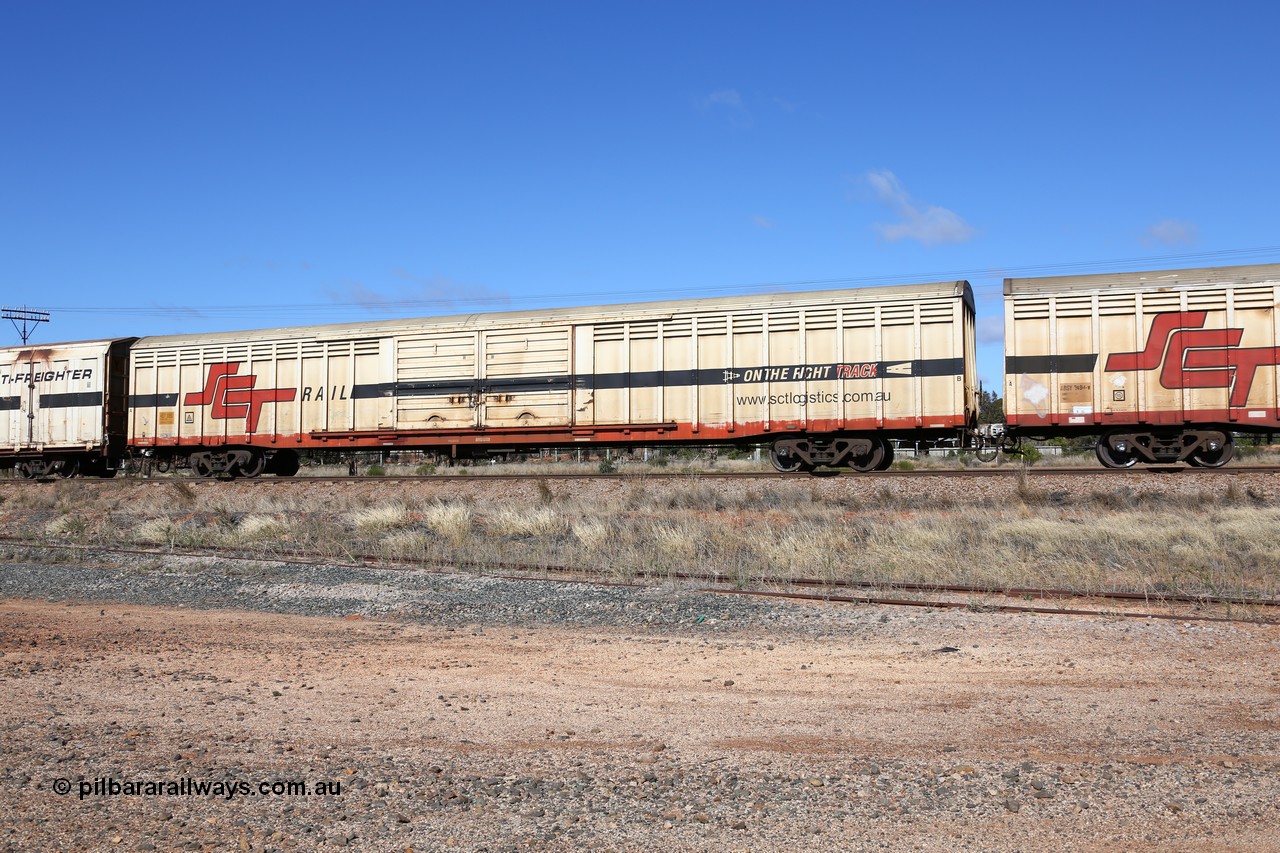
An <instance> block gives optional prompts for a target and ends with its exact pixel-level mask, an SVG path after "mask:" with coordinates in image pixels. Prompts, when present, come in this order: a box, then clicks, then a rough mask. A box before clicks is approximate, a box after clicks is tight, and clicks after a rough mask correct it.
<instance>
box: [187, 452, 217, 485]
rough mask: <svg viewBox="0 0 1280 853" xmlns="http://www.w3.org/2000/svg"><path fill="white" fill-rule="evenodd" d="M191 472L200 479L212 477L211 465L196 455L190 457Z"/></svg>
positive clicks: (201, 455) (199, 455) (202, 456)
mask: <svg viewBox="0 0 1280 853" xmlns="http://www.w3.org/2000/svg"><path fill="white" fill-rule="evenodd" d="M191 472H192V473H193V474H195V475H196V476H197V477H199V478H201V479H208V478H209V477H212V476H213V463H212V462H211V461H210V460H209V459H208V458H206V457H205V456H204V454H199V453H198V454H196V455H194V456H192V457H191Z"/></svg>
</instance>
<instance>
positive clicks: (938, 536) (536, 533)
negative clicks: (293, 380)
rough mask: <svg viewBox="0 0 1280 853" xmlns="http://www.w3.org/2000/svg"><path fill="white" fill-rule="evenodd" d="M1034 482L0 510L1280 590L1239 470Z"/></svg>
mask: <svg viewBox="0 0 1280 853" xmlns="http://www.w3.org/2000/svg"><path fill="white" fill-rule="evenodd" d="M1033 480H1034V478H1027V479H1024V480H1023V481H1022V482H1020V483H1019V485H1018V487H1017V489H1016V493H1015V498H1014V499H1013V500H1012V501H1009V502H994V501H991V500H989V499H980V498H977V497H973V496H967V495H965V494H964V493H963V492H961V491H959V490H957V491H956V492H955V493H954V495H953V496H951V497H947V498H945V499H940V498H929V499H926V498H922V497H920V496H918V495H916V496H912V495H911V494H908V493H907V492H906V491H905V490H901V489H899V488H897V487H895V486H893V485H892V484H889V485H886V486H884V487H882V488H879V489H877V490H876V491H874V492H871V493H867V494H864V495H863V496H862V497H860V498H858V499H850V498H844V499H840V500H838V501H837V500H835V499H833V498H830V497H826V496H825V495H827V494H828V493H827V492H824V491H823V490H821V489H817V488H815V487H814V485H813V484H812V482H811V481H806V480H794V481H779V482H770V483H768V484H767V485H758V484H757V485H745V486H744V485H742V484H740V483H736V482H723V481H714V480H713V479H712V478H705V477H696V476H694V477H690V478H689V479H688V480H686V481H682V482H677V483H674V484H673V483H671V482H670V481H663V482H662V483H661V484H657V483H655V482H647V481H645V480H644V479H636V480H632V481H628V483H627V485H626V487H625V488H622V489H618V490H615V491H613V492H611V494H613V495H615V497H614V498H611V499H610V500H608V501H600V500H592V499H587V498H574V497H571V496H570V492H569V490H568V489H562V490H561V491H559V492H557V491H556V489H555V488H553V487H551V486H549V485H548V484H547V483H545V482H541V483H539V484H538V486H537V487H536V488H528V489H525V490H524V491H523V493H522V492H521V487H519V486H513V487H512V489H510V490H504V491H501V492H497V491H490V492H487V493H486V494H489V495H490V497H487V498H484V499H483V500H482V499H480V498H476V497H474V496H471V494H472V493H468V492H466V490H463V489H459V490H458V491H457V493H456V495H455V496H454V497H452V498H451V499H448V500H441V499H436V500H431V501H426V502H424V501H415V500H414V499H412V498H410V497H406V494H410V493H397V495H396V496H394V497H391V496H389V497H387V498H386V499H375V500H368V499H367V498H366V499H362V498H359V497H356V496H355V495H354V494H351V493H349V492H347V491H346V490H342V489H336V490H331V491H327V492H325V493H324V494H323V496H322V497H317V496H316V495H315V494H314V493H313V494H311V495H307V494H305V493H304V490H301V489H290V490H287V491H285V490H275V489H265V488H263V489H244V488H241V489H225V490H219V489H218V488H216V487H215V488H200V489H193V488H192V487H191V486H190V485H188V484H185V483H182V482H180V481H175V482H174V483H173V484H172V486H166V487H163V488H160V489H146V490H140V489H136V488H132V487H129V486H128V484H121V488H114V487H109V488H102V487H99V488H85V487H83V486H82V485H79V484H76V483H74V482H68V483H58V484H56V485H55V486H53V487H49V488H25V489H12V490H3V489H2V487H0V513H3V514H4V517H5V519H6V520H7V523H8V526H9V528H10V529H11V531H12V532H14V533H25V534H26V535H34V536H42V537H46V538H49V539H51V540H55V541H59V542H80V543H84V544H99V543H103V544H105V543H147V544H156V545H161V546H165V547H174V548H182V547H199V546H209V545H220V546H235V547H238V548H248V549H252V550H254V551H256V552H259V553H261V554H263V555H268V556H269V555H272V554H278V553H282V552H284V551H285V550H290V549H298V550H303V551H308V552H312V553H316V554H320V555H326V556H330V557H333V558H351V557H353V556H355V555H359V554H376V555H380V556H382V557H385V558H390V559H396V560H408V561H420V562H422V563H424V564H433V565H435V564H440V563H445V564H448V563H451V562H452V563H457V564H463V565H467V566H475V565H494V566H496V565H498V564H500V563H507V564H510V563H523V564H530V565H564V566H579V567H590V568H593V569H602V570H605V571H606V572H607V573H608V575H609V576H610V577H615V578H628V577H634V576H636V575H638V574H640V573H644V574H646V575H647V576H658V577H662V576H664V575H673V574H675V573H705V574H717V575H721V576H724V577H727V578H730V579H732V580H733V581H734V582H736V583H738V584H740V585H744V586H746V585H754V584H758V583H761V582H762V581H768V582H779V581H781V582H785V581H786V580H787V579H798V578H823V579H830V580H850V581H862V582H870V583H876V584H885V585H889V584H893V583H904V582H911V583H926V584H928V583H937V584H969V585H975V586H979V587H983V588H988V589H992V590H1001V589H1009V588H1014V587H1054V588H1069V589H1075V590H1079V591H1132V592H1144V593H1149V594H1154V595H1158V594H1168V593H1193V594H1209V595H1222V596H1246V597H1247V596H1255V597H1266V598H1280V550H1278V549H1276V548H1275V546H1274V540H1275V530H1276V529H1277V528H1278V527H1280V506H1276V505H1272V504H1271V503H1269V502H1267V501H1266V500H1264V499H1262V498H1260V497H1258V496H1256V495H1252V494H1250V493H1249V492H1248V491H1242V490H1241V489H1239V488H1234V487H1232V488H1227V489H1225V490H1222V491H1220V492H1218V493H1207V492H1200V491H1192V490H1183V491H1175V492H1172V493H1169V494H1162V495H1160V496H1158V497H1156V496H1153V494H1151V493H1136V492H1134V491H1131V490H1129V489H1126V488H1125V487H1122V486H1117V487H1115V488H1111V489H1105V490H1101V491H1096V492H1093V493H1076V494H1069V493H1066V492H1054V491H1044V490H1039V489H1037V488H1036V487H1035V484H1034V482H1033ZM315 488H317V489H321V488H322V486H319V485H317V486H316V487H315ZM474 494H480V492H476V493H474ZM499 494H500V495H501V496H500V497H499V496H498V495H499ZM464 496H465V497H464Z"/></svg>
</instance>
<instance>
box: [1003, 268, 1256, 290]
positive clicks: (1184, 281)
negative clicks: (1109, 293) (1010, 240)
mask: <svg viewBox="0 0 1280 853" xmlns="http://www.w3.org/2000/svg"><path fill="white" fill-rule="evenodd" d="M1262 282H1277V283H1280V264H1249V265H1245V266H1234V267H1197V268H1195V269H1185V270H1149V271H1147V272H1123V273H1098V274H1093V275H1059V276H1048V277H1044V278H1006V279H1005V280H1004V293H1005V295H1006V296H1011V295H1013V294H1032V293H1058V292H1063V291H1075V290H1113V289H1114V290H1158V289H1161V288H1175V287H1195V286H1197V285H1214V286H1219V287H1222V286H1226V285H1230V284H1259V283H1262Z"/></svg>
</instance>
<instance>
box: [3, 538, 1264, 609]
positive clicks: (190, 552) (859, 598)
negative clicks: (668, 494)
mask: <svg viewBox="0 0 1280 853" xmlns="http://www.w3.org/2000/svg"><path fill="white" fill-rule="evenodd" d="M0 543H7V544H11V545H26V546H29V547H35V548H46V549H51V550H78V551H85V552H101V553H107V554H127V555H132V556H151V557H155V556H162V557H163V556H168V557H198V558H208V557H222V558H225V559H234V560H239V561H243V562H258V563H284V564H287V565H300V566H314V565H317V564H324V565H329V566H338V567H348V568H368V567H370V566H396V567H402V568H411V569H414V570H417V571H423V572H427V573H430V574H439V575H447V574H456V573H457V572H458V570H459V569H460V568H470V569H477V570H480V571H481V572H484V571H485V570H494V569H496V570H499V571H500V572H512V571H514V572H516V573H511V574H501V573H500V574H485V576H486V577H493V578H498V579H501V580H511V581H538V582H552V583H574V584H589V585H594V586H606V587H620V588H632V589H643V588H644V585H643V584H639V583H629V582H620V581H608V580H605V579H604V575H605V574H607V572H606V571H605V570H600V571H598V572H597V573H596V575H595V576H592V577H563V575H570V576H572V575H582V574H584V572H583V571H582V570H574V569H570V568H566V567H563V566H536V565H530V564H522V563H475V562H467V561H457V560H449V561H434V562H430V563H426V562H415V561H409V560H395V559H386V558H382V557H374V556H369V555H349V557H348V559H354V560H357V561H358V562H354V563H352V562H341V561H338V562H335V561H332V560H331V559H329V558H328V557H325V556H324V555H318V554H306V553H305V552H301V551H297V550H290V551H286V552H283V553H284V554H286V555H288V556H262V555H254V554H245V553H243V552H240V551H236V550H234V549H230V548H223V547H220V546H207V547H204V548H194V549H193V548H185V549H181V550H178V549H155V548H122V547H110V546H98V545H73V544H66V543H45V542H36V541H33V540H29V539H24V538H22V537H15V536H5V535H0ZM429 565H430V566H434V568H428V566H429ZM521 571H523V572H529V571H533V572H539V573H540V575H531V574H522V573H519V572H521ZM549 574H555V575H561V577H548V575H549ZM588 574H589V573H588ZM635 576H636V577H641V578H646V579H649V580H668V579H674V580H688V581H698V582H701V583H734V582H735V581H734V579H732V578H728V577H726V576H723V575H699V574H692V573H684V572H671V573H652V572H644V571H640V572H636V573H635ZM756 580H757V581H758V582H759V583H762V584H771V583H772V582H776V583H773V585H785V584H796V585H826V586H833V587H841V586H850V587H853V586H860V587H861V588H868V589H890V590H895V589H901V590H903V591H920V592H964V593H969V594H976V595H990V596H1000V597H1003V598H1014V597H1025V596H1027V595H1031V594H1033V593H1044V595H1037V596H1035V597H1040V598H1066V599H1099V598H1101V599H1104V600H1108V599H1117V600H1120V601H1124V602H1126V603H1133V602H1138V601H1141V602H1143V603H1145V604H1193V605H1200V606H1203V605H1212V604H1216V605H1220V606H1221V605H1241V606H1257V607H1280V600H1274V599H1249V598H1213V597H1205V596H1146V595H1144V594H1142V593H1110V594H1109V593H1105V592H1077V591H1073V590H1031V589H1020V590H1018V591H1017V593H1016V594H1015V593H1011V592H1009V591H1005V592H1001V591H998V590H992V589H988V588H982V587H964V586H954V585H948V586H933V585H927V584H894V583H887V584H885V583H882V584H876V583H872V582H869V581H865V582H864V581H853V582H845V583H840V582H835V583H831V582H828V581H822V580H818V579H799V580H795V579H789V578H786V579H784V578H767V577H764V578H757V579H756ZM698 591H700V592H707V593H716V594H726V595H753V596H759V597H774V598H785V599H792V600H799V601H824V602H833V603H845V604H877V605H888V606H897V607H924V608H936V609H952V610H975V611H995V612H1001V613H1043V614H1051V615H1062V616H1123V617H1126V618H1149V619H1169V620H1179V619H1182V620H1193V621H1205V622H1258V621H1265V620H1259V619H1258V618H1257V617H1251V618H1237V617H1230V616H1206V615H1200V614H1168V613H1148V612H1139V611H1125V610H1082V609H1079V608H1060V607H1036V606H1032V605H1025V604H994V603H978V602H972V601H968V602H965V601H948V600H938V599H912V598H889V597H883V596H863V595H839V594H832V593H811V592H787V591H777V590H758V589H725V588H724V587H699V588H698Z"/></svg>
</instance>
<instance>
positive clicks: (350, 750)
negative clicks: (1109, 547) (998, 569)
mask: <svg viewBox="0 0 1280 853" xmlns="http://www.w3.org/2000/svg"><path fill="white" fill-rule="evenodd" d="M0 558H2V559H3V562H2V563H0V599H2V600H0V695H2V696H3V697H4V701H3V702H2V703H0V754H3V755H4V756H5V758H4V761H3V762H2V763H0V849H4V850H14V851H18V850H21V851H27V850H68V851H70V850H251V851H260V850H315V849H356V850H379V851H390V850H419V851H424V850H487V851H505V850H653V849H658V848H661V849H666V850H706V849H730V850H733V849H737V850H751V851H755V850H819V849H823V850H831V849H835V850H863V849H895V850H896V849H922V850H992V849H1007V850H1050V849H1052V850H1060V849H1095V850H1116V849H1125V850H1144V849H1146V850H1157V849H1159V850H1165V849H1180V850H1188V849H1190V850H1237V849H1249V850H1266V849H1272V850H1274V849H1280V838H1278V837H1277V833H1276V831H1275V827H1277V826H1280V627H1277V626H1275V625H1267V624H1250V623H1223V622H1191V621H1185V622H1183V621H1166V620H1134V619H1125V618H1120V617H1105V618H1096V617H1095V618H1079V617H1074V618H1073V617H1062V616H1050V615H1016V616H1014V615H1001V614H992V613H985V612H970V611H963V610H960V611H939V612H934V611H920V610H915V609H895V608H888V607H877V606H869V605H868V606H853V605H837V604H823V603H795V602H787V601H779V600H776V599H754V598H748V597H744V596H722V595H713V594H710V593H704V592H698V591H696V590H693V589H691V588H687V587H680V586H671V585H663V586H649V587H642V588H627V587H609V586H600V585H591V584H564V583H556V582H551V581H545V582H543V581H512V580H503V579H500V578H493V577H478V576H472V575H464V574H435V573H429V572H423V571H405V570H387V569H376V568H355V567H335V566H299V565H288V564H277V563H273V564H263V563H251V562H237V561H230V560H217V559H205V558H192V557H145V556H139V557H135V558H128V559H125V558H121V557H118V556H109V555H105V554H104V555H100V556H94V555H88V556H87V557H85V558H83V559H81V560H80V561H77V562H65V561H61V560H62V559H63V558H61V557H59V556H58V555H52V556H51V555H50V553H48V552H45V553H41V554H38V555H37V554H36V553H35V552H30V553H24V552H21V551H17V550H14V549H12V548H10V549H9V550H7V551H4V550H0ZM299 783H301V784H305V785H306V792H305V794H304V793H303V792H302V790H301V789H300V788H299ZM321 785H324V786H325V787H324V789H321V788H320V786H321ZM290 786H292V788H291V787H290ZM64 788H65V789H67V792H66V793H62V790H63V789H64Z"/></svg>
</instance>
